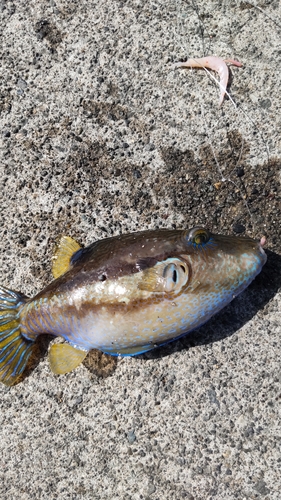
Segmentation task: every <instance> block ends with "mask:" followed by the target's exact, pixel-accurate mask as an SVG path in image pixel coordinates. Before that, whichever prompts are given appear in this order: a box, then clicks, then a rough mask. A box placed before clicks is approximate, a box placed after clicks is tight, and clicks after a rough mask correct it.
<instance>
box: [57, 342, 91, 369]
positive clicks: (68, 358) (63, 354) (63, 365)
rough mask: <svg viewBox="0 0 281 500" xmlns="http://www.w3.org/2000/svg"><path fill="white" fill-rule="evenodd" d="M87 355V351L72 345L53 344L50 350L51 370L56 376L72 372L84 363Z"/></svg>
mask: <svg viewBox="0 0 281 500" xmlns="http://www.w3.org/2000/svg"><path fill="white" fill-rule="evenodd" d="M87 354H88V352H87V351H83V350H81V349H77V348H76V347H73V346H72V345H70V344H53V345H52V346H51V348H50V350H49V361H50V366H51V370H52V372H54V373H55V374H56V375H63V374H64V373H68V372H71V371H72V370H74V369H75V368H77V366H78V365H80V363H82V361H84V359H85V358H86V356H87Z"/></svg>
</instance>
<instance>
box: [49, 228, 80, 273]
mask: <svg viewBox="0 0 281 500" xmlns="http://www.w3.org/2000/svg"><path fill="white" fill-rule="evenodd" d="M80 248H81V246H80V245H79V243H77V241H75V240H74V239H73V238H70V236H60V238H59V239H58V241H57V243H56V246H55V251H54V255H53V266H52V273H53V276H54V278H58V277H59V276H61V275H62V274H64V273H66V271H68V270H69V268H70V260H71V257H72V256H73V255H74V254H75V253H76V252H77V251H78V250H80Z"/></svg>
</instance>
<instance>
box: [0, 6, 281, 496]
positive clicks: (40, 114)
mask: <svg viewBox="0 0 281 500" xmlns="http://www.w3.org/2000/svg"><path fill="white" fill-rule="evenodd" d="M0 15H1V21H0V23H1V24H0V40H1V41H0V50H1V62H0V123H1V126H0V127H1V162H0V169H1V170H0V171H1V175H0V185H1V201H0V207H1V213H0V217H1V224H0V234H1V243H0V269H1V283H2V284H4V285H5V286H8V287H10V288H13V289H15V290H21V291H22V292H24V293H25V294H27V295H29V296H32V295H34V294H35V293H36V292H38V291H39V290H40V289H42V288H43V287H44V286H45V285H46V284H47V283H49V282H50V281H51V279H52V278H51V255H52V247H53V244H54V242H55V240H56V238H57V236H58V235H59V234H61V233H64V234H68V235H71V236H73V237H74V238H76V239H78V240H79V241H80V242H81V243H83V244H89V243H90V242H92V241H94V240H95V239H99V238H102V237H105V236H110V235H116V234H120V233H122V232H128V231H134V230H140V229H146V228H156V227H177V228H179V227H192V226H194V225H199V224H200V225H204V226H207V227H208V228H210V229H212V230H213V231H214V232H222V233H229V234H237V235H239V234H249V235H251V236H254V237H261V236H262V235H265V236H266V237H267V239H268V244H267V248H268V264H267V265H266V266H265V268H264V270H263V272H262V273H261V274H260V276H259V277H258V278H257V279H256V280H255V282H254V283H253V284H252V285H251V286H250V287H249V289H248V290H246V291H245V292H244V293H243V294H242V295H241V296H239V297H238V298H237V299H236V300H235V301H234V302H233V303H232V304H231V305H230V306H228V307H227V308H226V309H225V310H223V311H222V312H221V313H220V314H218V315H217V316H216V317H215V318H213V319H212V320H211V321H210V322H209V323H208V324H207V325H205V326H204V327H203V328H201V329H200V330H198V331H196V332H194V333H192V334H191V335H189V336H187V337H185V338H184V339H182V340H181V341H177V342H174V343H171V344H170V345H168V346H167V347H165V348H162V349H158V350H156V351H155V352H153V353H151V354H148V355H143V356H139V357H136V358H126V359H120V360H119V359H118V360H117V361H116V360H115V359H114V358H110V359H109V358H108V357H107V356H105V355H100V354H99V353H96V352H92V353H91V354H90V355H89V356H88V358H87V360H86V361H85V363H84V364H83V365H81V366H80V367H79V368H78V369H77V370H75V371H74V372H73V373H70V374H69V375H65V376H54V375H53V374H52V373H51V371H50V368H49V364H48V360H47V349H48V345H49V343H50V341H51V339H50V338H45V339H43V340H42V341H41V342H40V343H39V345H38V356H37V361H36V362H34V364H33V366H31V367H30V369H29V372H28V373H26V374H25V377H24V379H23V381H22V382H21V383H20V384H18V385H16V386H14V387H11V388H7V387H5V386H4V385H1V387H0V391H1V416H0V421H1V425H0V448H1V454H0V463H1V467H0V478H1V482H0V498H1V500H6V499H18V498H20V499H21V500H29V499H42V500H45V499H48V500H53V499H54V500H55V499H56V500H65V499H73V500H74V499H85V500H86V499H97V500H98V499H110V500H115V499H124V500H139V499H144V500H148V499H149V500H150V499H151V500H160V499H161V500H163V499H165V500H166V499H167V500H168V499H169V500H174V499H175V500H179V499H186V500H191V499H193V500H205V499H206V500H209V499H212V500H213V499H216V500H232V499H239V500H243V499H247V500H248V499H267V500H280V498H281V449H280V446H281V442H280V438H281V434H280V401H281V385H280V382H281V376H280V334H281V331H280V330H281V328H280V323H281V314H280V311H281V309H280V293H279V294H278V289H280V282H281V257H280V241H281V229H280V220H281V208H280V164H281V151H280V137H281V134H280V132H281V120H280V109H281V105H280V102H281V101H280V88H281V72H280V64H279V63H280V54H281V7H280V2H279V1H277V0H271V1H267V0H257V1H254V2H247V1H231V0H228V1H227V0H223V1H215V0H203V1H201V2H199V1H198V0H194V1H193V0H190V1H186V0H176V1H172V0H164V1H162V2H161V1H159V0H155V1H144V0H123V1H122V0H120V1H119V0H103V1H102V2H101V1H100V2H99V1H98V0H87V1H85V0H80V1H77V0H73V1H71V0H57V1H55V0H49V1H47V0H41V1H38V0H29V1H28V2H27V1H23V0H12V1H8V0H0ZM209 54H214V55H218V56H221V57H223V58H230V57H232V58H236V59H238V60H239V61H241V62H242V63H243V67H242V68H235V67H234V68H232V69H231V78H230V87H229V92H230V95H231V98H232V100H229V99H226V100H225V101H224V103H223V106H222V107H221V108H219V106H218V100H219V88H218V85H217V84H216V83H215V82H214V80H213V79H212V78H211V77H210V76H209V75H208V74H206V72H205V71H200V70H199V71H198V70H184V69H178V70H176V71H174V70H173V67H172V64H173V63H174V62H177V61H180V60H185V59H186V58H188V57H201V56H204V55H209ZM212 76H215V77H216V78H217V74H216V73H212ZM279 292H280V290H279Z"/></svg>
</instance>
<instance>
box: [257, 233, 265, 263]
mask: <svg viewBox="0 0 281 500" xmlns="http://www.w3.org/2000/svg"><path fill="white" fill-rule="evenodd" d="M266 243H267V241H266V237H265V236H262V237H261V239H260V240H259V242H258V247H259V251H260V254H261V257H262V266H263V265H264V264H265V263H266V261H267V255H266V253H265V251H264V249H263V247H264V246H265V245H266Z"/></svg>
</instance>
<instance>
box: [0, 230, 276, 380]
mask: <svg viewBox="0 0 281 500" xmlns="http://www.w3.org/2000/svg"><path fill="white" fill-rule="evenodd" d="M264 244H265V238H264V237H263V238H262V239H261V240H260V242H257V241H255V240H253V239H251V238H237V237H233V236H223V235H215V234H211V233H209V232H208V231H207V230H206V229H204V228H194V229H191V230H187V231H182V230H168V229H159V230H155V231H143V232H137V233H132V234H125V235H121V236H116V237H113V238H106V239H104V240H100V241H97V242H95V243H93V244H92V245H90V246H88V247H86V248H81V247H80V245H78V243H76V241H74V240H73V239H72V238H70V237H67V236H62V237H61V238H60V240H59V242H58V244H57V247H56V249H55V254H54V257H53V259H54V260H53V275H54V278H56V279H55V280H54V281H53V282H52V283H50V285H48V286H47V287H46V288H45V289H44V290H43V291H42V292H40V293H39V294H38V295H36V296H35V297H34V298H32V299H28V298H26V297H24V296H23V295H21V294H20V293H17V292H14V291H11V290H8V289H7V288H4V287H0V380H1V381H2V382H4V383H5V384H7V385H13V384H14V383H15V382H16V380H17V378H18V377H19V376H20V375H21V374H22V372H23V371H24V369H25V366H26V364H27V360H28V358H29V356H30V354H31V352H32V349H33V347H34V343H35V341H36V338H37V337H38V335H40V334H43V333H48V334H51V335H54V336H61V337H63V338H64V340H65V341H66V342H65V343H60V344H54V345H52V346H51V348H50V350H49V360H50V365H51V369H52V371H53V372H54V373H56V374H63V373H67V372H69V371H71V370H73V369H74V368H76V367H77V366H78V365H79V364H80V363H81V362H82V361H83V360H84V358H85V357H86V355H87V353H88V352H89V351H90V350H91V349H99V350H101V351H103V352H105V353H107V354H111V355H114V356H118V355H121V356H134V355H137V354H141V353H144V352H146V351H149V350H151V349H153V348H155V347H157V346H160V345H163V344H165V343H167V342H170V341H171V340H173V339H176V338H178V337H180V336H182V335H184V334H185V333H188V332H190V331H192V330H194V329H195V328H198V327H199V326H201V325H202V324H203V323H205V322H206V321H207V320H208V319H209V318H211V316H213V315H214V314H215V313H217V312H218V311H219V310H220V309H222V308H223V307H224V306H225V305H226V304H228V303H229V302H230V301H231V300H232V299H233V298H234V297H235V296H236V295H237V294H238V293H240V292H242V291H243V290H244V289H245V288H246V287H247V286H248V285H249V284H250V283H251V281H252V280H253V279H254V278H255V276H256V275H257V274H258V273H259V272H260V271H261V269H262V266H263V265H264V264H265V262H266V254H265V252H264V250H263V248H262V247H263V246H264Z"/></svg>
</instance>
